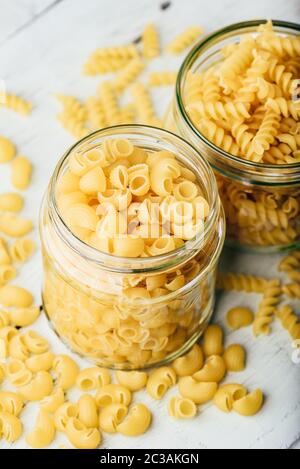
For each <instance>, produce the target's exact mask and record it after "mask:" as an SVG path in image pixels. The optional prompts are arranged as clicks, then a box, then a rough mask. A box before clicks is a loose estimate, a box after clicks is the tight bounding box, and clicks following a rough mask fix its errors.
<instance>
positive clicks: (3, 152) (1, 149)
mask: <svg viewBox="0 0 300 469" xmlns="http://www.w3.org/2000/svg"><path fill="white" fill-rule="evenodd" d="M15 155H16V148H15V146H14V144H13V143H12V142H11V141H10V140H9V139H8V138H6V137H3V136H2V135H1V136H0V163H7V162H9V161H11V160H12V159H13V158H14V157H15Z"/></svg>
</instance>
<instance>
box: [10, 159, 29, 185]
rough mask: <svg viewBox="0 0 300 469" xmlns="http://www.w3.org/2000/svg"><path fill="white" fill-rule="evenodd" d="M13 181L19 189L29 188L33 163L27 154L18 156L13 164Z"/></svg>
mask: <svg viewBox="0 0 300 469" xmlns="http://www.w3.org/2000/svg"><path fill="white" fill-rule="evenodd" d="M11 170H12V173H11V182H12V185H13V186H14V187H15V188H16V189H19V190H24V189H27V187H28V186H29V183H30V179H31V174H32V165H31V163H30V161H29V160H28V159H27V158H25V156H17V157H16V158H15V159H14V160H13V162H12V164H11Z"/></svg>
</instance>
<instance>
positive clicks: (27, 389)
mask: <svg viewBox="0 0 300 469" xmlns="http://www.w3.org/2000/svg"><path fill="white" fill-rule="evenodd" d="M52 390H53V381H52V377H51V375H50V373H48V372H47V371H39V372H38V373H37V374H36V375H35V376H34V377H33V378H32V380H31V381H30V382H29V383H27V384H24V385H23V386H19V393H20V394H21V396H23V397H24V399H25V400H27V401H40V400H42V399H43V398H44V397H46V396H49V394H51V392H52Z"/></svg>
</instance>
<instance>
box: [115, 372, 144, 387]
mask: <svg viewBox="0 0 300 469" xmlns="http://www.w3.org/2000/svg"><path fill="white" fill-rule="evenodd" d="M116 378H117V380H118V382H119V383H120V384H121V385H122V386H124V387H125V388H127V389H129V390H130V391H131V392H135V391H140V390H141V389H143V388H144V387H145V386H146V384H147V380H148V375H147V373H145V372H143V371H121V370H120V371H117V372H116Z"/></svg>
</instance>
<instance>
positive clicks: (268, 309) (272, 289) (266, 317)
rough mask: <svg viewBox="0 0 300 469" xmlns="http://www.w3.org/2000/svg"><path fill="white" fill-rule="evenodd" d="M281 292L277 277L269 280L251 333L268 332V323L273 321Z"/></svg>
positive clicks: (269, 329)
mask: <svg viewBox="0 0 300 469" xmlns="http://www.w3.org/2000/svg"><path fill="white" fill-rule="evenodd" d="M281 293H282V288H281V285H280V281H279V280H278V279H274V280H271V281H270V282H269V283H268V284H267V286H266V287H265V289H264V296H263V299H262V301H261V303H260V305H259V309H258V312H257V314H256V317H255V320H254V323H253V333H254V335H255V336H256V337H257V336H259V335H262V334H264V335H268V334H270V332H271V328H270V324H271V323H272V321H273V318H274V314H275V309H276V306H277V305H278V303H279V302H280V296H281Z"/></svg>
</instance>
